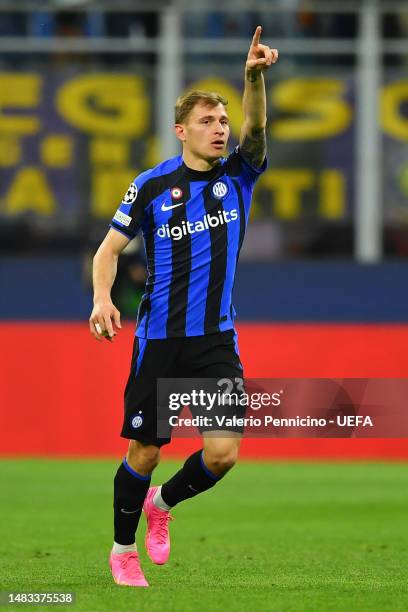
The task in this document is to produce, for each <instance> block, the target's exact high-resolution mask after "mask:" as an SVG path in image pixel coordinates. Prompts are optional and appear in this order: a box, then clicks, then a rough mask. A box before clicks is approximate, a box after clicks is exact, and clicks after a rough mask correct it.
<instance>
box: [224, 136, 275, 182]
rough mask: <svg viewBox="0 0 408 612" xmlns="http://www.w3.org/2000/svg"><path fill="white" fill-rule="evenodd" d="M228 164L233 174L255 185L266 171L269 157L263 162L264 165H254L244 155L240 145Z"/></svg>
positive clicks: (229, 158) (228, 160)
mask: <svg viewBox="0 0 408 612" xmlns="http://www.w3.org/2000/svg"><path fill="white" fill-rule="evenodd" d="M227 165H228V167H229V169H230V170H231V173H232V175H233V176H239V177H241V179H242V180H243V181H244V182H245V183H247V184H248V186H250V187H253V185H254V184H255V183H256V181H257V180H258V178H259V177H260V176H261V174H262V173H263V172H265V170H266V168H267V165H268V162H267V158H266V157H265V159H264V160H263V162H262V166H260V167H259V168H256V167H255V166H252V165H251V164H250V163H249V162H247V160H246V159H245V157H244V156H243V155H242V153H241V149H240V148H239V145H238V146H237V147H235V149H234V151H233V152H232V153H231V155H230V156H229V157H228V159H227Z"/></svg>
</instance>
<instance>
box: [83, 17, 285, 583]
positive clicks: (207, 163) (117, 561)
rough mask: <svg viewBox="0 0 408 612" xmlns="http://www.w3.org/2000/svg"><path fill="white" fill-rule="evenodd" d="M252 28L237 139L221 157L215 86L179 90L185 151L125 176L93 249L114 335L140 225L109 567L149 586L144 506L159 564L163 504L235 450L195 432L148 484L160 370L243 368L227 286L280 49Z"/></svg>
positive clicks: (104, 328)
mask: <svg viewBox="0 0 408 612" xmlns="http://www.w3.org/2000/svg"><path fill="white" fill-rule="evenodd" d="M261 30H262V28H261V27H260V26H258V27H257V28H256V30H255V33H254V36H253V39H252V42H251V46H250V49H249V52H248V57H247V60H246V65H245V88H244V94H243V113H244V121H243V124H242V128H241V133H240V139H239V143H240V144H239V146H238V147H237V148H236V149H235V150H234V151H233V153H231V154H230V155H229V156H227V157H224V152H225V150H226V146H227V142H228V137H229V132H230V128H229V124H228V114H227V101H226V100H225V99H224V98H223V97H222V96H221V95H220V94H218V93H209V92H203V91H192V92H190V93H187V94H186V95H184V96H181V97H180V98H179V99H178V100H177V103H176V116H175V128H174V129H175V134H176V136H177V138H178V139H179V140H180V142H181V143H182V155H180V156H178V157H175V158H172V159H168V160H166V161H164V162H163V163H161V164H159V165H158V166H156V167H155V168H153V169H150V170H147V171H146V172H143V173H142V174H140V175H139V176H138V177H137V178H136V179H135V180H134V181H133V182H132V184H131V185H130V188H129V189H128V191H127V193H126V195H125V197H124V199H123V201H122V203H121V205H120V206H119V209H118V210H117V212H116V214H115V216H114V217H113V220H112V222H111V229H110V230H109V232H108V234H107V236H106V237H105V239H104V241H103V242H102V244H101V245H100V247H99V249H98V251H97V253H96V255H95V258H94V268H93V280H94V308H93V311H92V314H91V316H90V320H89V324H90V331H91V333H92V334H93V336H94V337H95V338H96V339H97V340H102V339H103V337H104V336H105V337H107V338H108V339H110V340H112V339H113V337H114V336H115V335H116V333H117V332H118V330H119V329H120V327H121V323H120V313H119V311H118V310H117V308H116V307H115V306H114V304H113V303H112V300H111V295H110V292H111V288H112V285H113V282H114V279H115V275H116V269H117V261H118V257H119V255H120V253H121V251H122V250H123V249H124V248H125V247H126V245H127V244H128V242H129V240H131V239H132V238H134V236H135V235H136V233H137V232H138V230H139V229H142V232H143V238H144V242H145V248H146V255H147V265H148V278H147V282H146V292H145V294H144V296H143V298H142V302H141V304H140V307H139V312H138V324H137V331H136V337H135V342H134V348H133V356H132V363H131V371H130V375H129V379H128V382H127V385H126V390H125V415H124V423H123V429H122V433H121V435H122V436H123V437H125V438H128V439H129V440H130V442H129V448H128V452H127V455H126V457H125V458H124V460H123V462H122V463H121V465H120V466H119V469H118V471H117V473H116V476H115V479H114V544H113V549H112V552H111V555H110V567H111V571H112V575H113V578H114V580H115V582H116V583H117V584H124V585H130V586H148V583H147V581H146V579H145V577H144V575H143V572H142V569H141V567H140V562H139V557H138V554H137V548H136V544H135V533H136V529H137V526H138V523H139V519H140V516H141V512H142V509H143V510H144V512H145V515H146V519H147V535H146V541H145V544H146V548H147V552H148V554H149V556H150V558H151V559H152V561H153V562H154V563H157V564H163V563H166V561H167V559H168V557H169V551H170V538H169V529H168V523H169V520H170V518H171V517H170V509H171V508H172V507H174V506H175V505H176V504H178V503H180V502H181V501H184V500H186V499H189V498H191V497H194V496H195V495H198V494H200V493H203V492H204V491H207V490H208V489H210V488H211V487H213V486H214V485H216V484H217V483H218V481H219V480H221V479H222V478H223V476H224V475H225V474H226V473H227V472H228V470H229V469H230V468H231V467H232V466H233V465H234V463H235V462H236V460H237V456H238V449H239V444H240V437H241V436H240V433H237V432H236V433H235V434H234V433H232V435H229V436H228V435H223V432H217V435H215V436H214V435H210V433H208V432H207V434H206V432H205V431H203V432H202V439H203V449H202V450H200V451H198V452H195V453H193V454H192V455H191V456H190V457H188V458H187V460H186V462H185V463H184V465H183V467H182V468H181V469H180V470H179V471H178V472H177V473H176V474H175V475H174V476H173V477H172V478H170V480H168V481H167V482H165V483H164V484H163V485H162V486H161V487H153V488H149V486H150V478H151V474H152V471H153V470H154V468H155V467H156V466H157V464H158V462H159V457H160V447H161V446H162V445H163V444H167V443H168V442H170V438H158V437H157V392H156V381H157V379H158V378H176V377H177V378H211V377H213V378H217V379H218V378H224V377H226V378H229V379H232V380H233V379H234V378H235V377H242V376H243V370H242V365H241V362H240V358H239V353H238V347H237V341H236V332H235V330H234V315H235V313H234V309H233V306H232V304H231V294H232V288H233V284H234V276H235V269H236V265H237V261H238V256H239V251H240V249H241V246H242V242H243V239H244V233H245V228H246V224H247V221H248V215H249V208H250V203H251V197H252V191H253V187H254V184H255V182H256V180H257V178H258V177H259V175H260V174H261V173H262V172H263V171H264V170H265V167H266V158H265V154H266V138H265V126H266V97H265V83H264V77H263V72H264V70H266V69H268V68H269V66H270V65H271V64H273V63H275V62H276V61H277V59H278V52H277V51H276V49H270V48H269V47H268V46H266V45H263V44H261V43H260V36H261ZM211 433H214V432H211Z"/></svg>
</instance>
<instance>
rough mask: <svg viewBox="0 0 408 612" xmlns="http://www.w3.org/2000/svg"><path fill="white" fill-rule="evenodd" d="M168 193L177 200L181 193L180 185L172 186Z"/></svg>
mask: <svg viewBox="0 0 408 612" xmlns="http://www.w3.org/2000/svg"><path fill="white" fill-rule="evenodd" d="M170 193H171V197H172V198H173V200H179V199H180V198H181V196H182V195H183V192H182V191H181V189H180V187H173V189H172V190H171V192H170Z"/></svg>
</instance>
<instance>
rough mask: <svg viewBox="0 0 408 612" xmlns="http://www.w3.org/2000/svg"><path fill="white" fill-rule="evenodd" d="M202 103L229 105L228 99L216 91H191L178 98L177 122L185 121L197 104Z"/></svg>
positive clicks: (207, 104)
mask: <svg viewBox="0 0 408 612" xmlns="http://www.w3.org/2000/svg"><path fill="white" fill-rule="evenodd" d="M200 103H203V104H205V105H206V106H212V107H215V106H218V104H223V105H224V106H227V104H228V100H227V99H226V98H224V97H223V96H222V95H221V94H219V93H217V92H215V91H201V90H200V89H195V90H194V91H189V92H187V93H186V94H184V95H182V96H179V97H178V98H177V101H176V106H175V109H174V111H175V112H174V115H175V123H184V122H185V120H186V118H187V116H188V114H189V113H190V112H191V111H192V110H193V108H194V107H195V106H196V104H200Z"/></svg>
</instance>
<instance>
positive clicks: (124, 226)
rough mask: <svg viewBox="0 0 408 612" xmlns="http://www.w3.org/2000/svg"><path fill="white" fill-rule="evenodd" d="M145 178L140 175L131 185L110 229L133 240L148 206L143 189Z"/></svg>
mask: <svg viewBox="0 0 408 612" xmlns="http://www.w3.org/2000/svg"><path fill="white" fill-rule="evenodd" d="M142 185H143V177H142V175H140V176H139V177H136V178H135V179H134V180H133V181H132V183H130V186H129V189H128V190H127V192H126V193H125V195H124V196H123V200H122V202H121V203H120V205H119V208H118V209H117V211H116V212H115V214H114V216H113V219H112V221H111V223H110V227H113V229H115V230H117V231H118V232H121V233H122V234H124V235H125V236H126V237H127V238H129V240H132V238H134V237H135V236H136V234H137V233H138V231H139V229H140V226H141V225H142V222H143V218H144V215H145V209H146V205H147V201H146V196H145V193H146V190H143V189H142Z"/></svg>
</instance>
